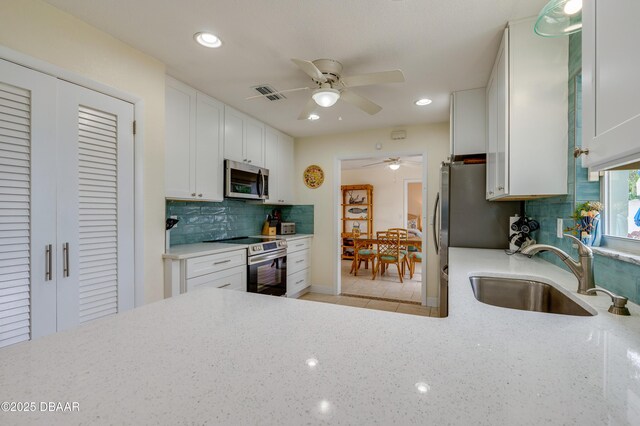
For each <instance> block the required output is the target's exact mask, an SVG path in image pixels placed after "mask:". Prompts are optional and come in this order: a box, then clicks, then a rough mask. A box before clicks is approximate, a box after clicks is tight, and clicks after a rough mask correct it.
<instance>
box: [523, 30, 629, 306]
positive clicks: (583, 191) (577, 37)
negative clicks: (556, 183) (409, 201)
mask: <svg viewBox="0 0 640 426" xmlns="http://www.w3.org/2000/svg"><path fill="white" fill-rule="evenodd" d="M581 41H582V39H581V34H580V33H576V34H572V35H571V36H570V38H569V115H568V120H569V146H568V150H569V152H568V154H569V156H568V157H569V164H568V189H567V195H563V196H561V197H553V198H546V199H542V200H533V201H527V203H526V212H527V215H529V216H531V217H533V218H535V219H537V220H538V221H539V222H540V230H539V231H537V232H536V233H535V234H534V238H535V239H536V240H537V241H538V243H541V244H551V245H554V246H556V247H559V248H560V249H562V250H564V251H565V252H567V253H569V254H571V255H572V256H573V257H574V258H577V251H576V250H575V249H574V248H573V247H572V244H571V241H570V240H569V239H568V238H563V239H559V238H557V237H556V218H563V219H564V224H565V228H566V227H568V226H571V225H572V224H573V220H572V219H571V215H572V214H573V211H574V210H575V208H576V205H577V204H580V203H584V202H586V201H592V200H599V199H600V183H599V182H589V180H588V172H587V169H585V168H583V167H582V160H581V159H580V158H579V159H577V160H575V159H574V158H573V149H574V147H576V146H580V145H581V144H582V90H581V86H582V78H581V74H580V72H581V67H582V51H581ZM541 257H543V258H544V259H545V260H548V261H549V262H551V263H554V264H556V265H558V266H560V267H562V268H564V269H568V268H567V267H566V265H565V264H564V263H562V261H561V260H560V258H558V256H555V255H553V254H551V253H542V254H541ZM594 270H595V281H596V284H597V285H599V286H602V287H605V288H607V289H609V290H611V291H613V292H615V293H617V294H620V295H622V296H626V297H628V298H629V300H631V301H633V302H635V303H640V266H638V265H635V264H632V263H627V262H623V261H621V260H616V259H613V258H610V257H605V256H601V255H598V254H596V255H595V261H594ZM576 285H577V284H576Z"/></svg>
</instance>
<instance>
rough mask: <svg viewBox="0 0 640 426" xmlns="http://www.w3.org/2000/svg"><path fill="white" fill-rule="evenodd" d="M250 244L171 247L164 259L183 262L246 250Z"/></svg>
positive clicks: (200, 244)
mask: <svg viewBox="0 0 640 426" xmlns="http://www.w3.org/2000/svg"><path fill="white" fill-rule="evenodd" d="M247 247H249V245H248V244H227V243H195V244H180V245H177V246H171V247H170V248H169V251H168V252H166V253H165V254H163V255H162V258H163V259H172V260H182V259H189V258H191V257H200V256H207V255H209V254H217V253H228V252H232V251H236V250H246V249H247Z"/></svg>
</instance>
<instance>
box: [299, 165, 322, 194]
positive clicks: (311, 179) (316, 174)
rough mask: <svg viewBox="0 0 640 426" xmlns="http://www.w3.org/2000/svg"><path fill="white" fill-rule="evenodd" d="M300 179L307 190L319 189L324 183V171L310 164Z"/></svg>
mask: <svg viewBox="0 0 640 426" xmlns="http://www.w3.org/2000/svg"><path fill="white" fill-rule="evenodd" d="M302 179H303V180H304V184H305V185H307V186H308V187H309V188H311V189H316V188H319V187H320V185H322V183H323V182H324V171H323V170H322V168H321V167H320V166H317V165H315V164H312V165H310V166H309V167H307V168H306V169H305V170H304V174H303V175H302Z"/></svg>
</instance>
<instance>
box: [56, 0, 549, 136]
mask: <svg viewBox="0 0 640 426" xmlns="http://www.w3.org/2000/svg"><path fill="white" fill-rule="evenodd" d="M46 1H48V3H51V4H52V5H54V6H56V7H59V8H60V9H63V10H65V11H67V12H69V13H71V14H73V15H75V16H77V17H78V18H80V19H82V20H83V21H86V22H88V23H90V24H91V25H93V26H95V27H97V28H100V29H102V30H103V31H106V32H107V33H110V34H112V35H113V36H115V37H116V38H118V39H120V40H122V41H124V42H126V43H128V44H130V45H132V46H134V47H136V48H137V49H139V50H141V51H143V52H146V53H148V54H150V55H152V56H154V57H156V58H158V59H159V60H161V61H162V62H164V63H165V64H166V65H167V73H168V74H170V75H172V76H174V77H176V78H178V79H180V80H182V81H184V82H186V83H188V84H190V85H192V86H194V87H195V88H197V89H199V90H201V91H203V92H205V93H207V94H209V95H211V96H213V97H215V98H217V99H219V100H220V101H222V102H224V103H226V104H229V105H231V106H233V107H235V108H237V109H239V110H241V111H244V112H246V113H248V114H250V115H252V116H254V117H256V118H258V119H260V120H262V121H264V122H266V123H267V124H269V125H271V126H273V127H275V128H277V129H280V130H282V131H284V132H286V133H288V134H290V135H292V136H296V137H299V136H311V135H319V134H327V133H339V132H347V131H356V130H363V129H371V128H381V127H397V126H404V125H411V124H419V123H433V122H442V121H447V120H448V114H449V93H450V92H451V91H455V90H463V89H471V88H476V87H483V86H484V85H485V84H486V81H487V79H488V77H489V73H490V70H491V66H492V63H493V59H494V56H495V54H496V51H497V48H498V43H499V37H500V31H501V30H502V29H503V28H504V26H505V24H506V22H507V21H509V20H513V19H518V18H523V17H527V16H533V15H536V14H537V13H538V12H539V11H540V9H541V8H542V7H543V6H544V4H545V3H546V0H482V1H479V0H474V1H470V0H444V1H443V0H348V1H345V0H227V1H223V0H219V1H213V0H180V1H179V0H173V1H171V0H46ZM198 31H211V32H213V33H215V34H217V35H218V36H219V37H220V38H221V39H222V41H223V43H224V44H223V46H222V47H221V48H219V49H206V48H203V47H201V46H199V45H197V44H196V43H195V42H194V41H193V35H194V33H196V32H198ZM294 57H295V58H302V59H308V60H314V59H318V58H331V59H336V60H338V61H340V62H342V64H343V65H344V68H345V71H344V73H343V74H344V75H349V74H359V73H367V72H375V71H384V70H389V69H396V68H399V69H401V70H402V71H403V72H404V74H405V77H406V82H405V83H400V84H387V85H381V86H372V87H359V88H354V89H353V90H354V91H356V92H357V93H359V94H361V95H364V96H367V97H369V98H370V99H371V100H373V101H374V102H376V103H378V104H379V105H381V106H382V107H383V110H382V111H381V112H380V113H378V114H376V115H374V116H369V115H368V114H366V113H364V112H362V111H360V110H358V109H356V108H355V107H353V106H350V105H348V104H344V103H342V102H338V104H337V105H336V106H334V107H331V108H320V107H318V113H319V115H320V116H321V119H320V120H317V121H314V122H311V121H307V120H303V121H298V120H297V117H298V114H299V113H300V111H301V109H302V108H303V106H304V105H305V103H306V102H307V100H308V98H309V96H310V93H309V91H303V92H294V93H290V94H288V95H287V99H286V100H282V101H277V102H271V101H268V100H266V99H257V100H251V101H246V100H245V98H246V97H248V96H252V95H254V94H256V92H255V91H252V89H250V87H251V86H255V85H257V84H262V83H268V84H271V85H272V86H273V87H275V88H276V89H277V90H284V89H289V88H296V87H305V86H309V85H310V83H311V80H310V79H309V78H308V77H307V76H306V75H305V74H303V73H302V71H300V70H299V69H298V68H297V67H296V66H295V65H294V64H293V63H292V62H291V61H290V58H294ZM421 97H428V98H431V99H433V103H432V104H431V105H429V106H427V107H417V106H415V105H414V104H413V101H415V100H416V99H418V98H421ZM338 117H342V120H338Z"/></svg>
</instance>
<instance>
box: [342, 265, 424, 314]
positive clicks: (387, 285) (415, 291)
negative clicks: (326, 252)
mask: <svg viewBox="0 0 640 426" xmlns="http://www.w3.org/2000/svg"><path fill="white" fill-rule="evenodd" d="M351 262H352V261H351V260H343V261H342V295H353V296H366V297H370V298H374V299H387V300H392V301H402V302H409V303H418V304H420V302H421V301H422V299H421V286H422V270H421V268H420V265H416V273H415V274H413V279H409V271H407V272H406V273H405V276H404V283H400V278H399V277H398V271H397V269H396V267H395V266H394V265H391V267H390V268H389V269H387V272H385V274H384V275H382V276H380V275H379V274H378V275H377V276H376V279H375V280H372V279H371V265H369V269H364V263H362V267H361V268H360V270H359V271H358V275H357V276H355V277H354V276H353V274H350V273H349V271H350V270H351Z"/></svg>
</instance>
